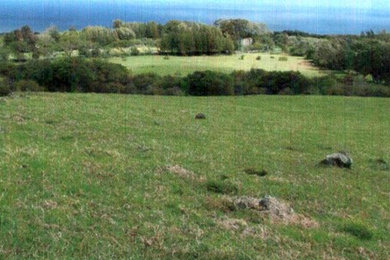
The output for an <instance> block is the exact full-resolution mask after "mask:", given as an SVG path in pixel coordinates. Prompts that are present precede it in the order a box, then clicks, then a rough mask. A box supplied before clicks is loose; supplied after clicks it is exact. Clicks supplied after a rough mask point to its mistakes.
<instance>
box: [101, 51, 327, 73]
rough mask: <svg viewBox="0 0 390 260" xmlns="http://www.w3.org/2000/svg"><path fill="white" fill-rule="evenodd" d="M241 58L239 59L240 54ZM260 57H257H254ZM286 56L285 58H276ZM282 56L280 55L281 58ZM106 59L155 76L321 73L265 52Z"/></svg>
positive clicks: (301, 61)
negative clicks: (201, 72)
mask: <svg viewBox="0 0 390 260" xmlns="http://www.w3.org/2000/svg"><path fill="white" fill-rule="evenodd" d="M242 56H244V57H243V59H241V57H242ZM259 56H260V57H261V59H260V60H258V59H257V57H259ZM282 57H287V60H280V58H282ZM282 59H283V58H282ZM109 61H110V62H113V63H118V64H122V65H124V66H126V67H127V68H129V69H130V70H131V71H132V72H134V73H136V74H140V73H149V72H153V73H157V74H159V75H180V76H186V75H187V74H189V73H193V72H195V71H204V70H213V71H220V72H227V73H229V72H232V71H234V70H245V71H248V70H250V69H264V70H267V71H290V70H293V71H300V72H301V73H302V74H304V75H305V76H310V77H314V76H319V75H321V74H322V72H320V71H319V70H318V69H317V68H315V67H314V66H312V65H311V64H310V63H309V62H308V61H306V60H305V59H304V58H302V57H294V56H286V55H280V54H269V53H245V54H234V55H226V56H223V55H218V56H190V57H188V56H169V59H166V58H165V57H164V56H158V55H148V56H129V57H125V58H119V57H116V58H110V59H109Z"/></svg>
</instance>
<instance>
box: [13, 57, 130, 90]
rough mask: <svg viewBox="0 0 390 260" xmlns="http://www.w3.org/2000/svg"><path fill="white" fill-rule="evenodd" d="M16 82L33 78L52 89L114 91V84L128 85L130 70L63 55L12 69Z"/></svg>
mask: <svg viewBox="0 0 390 260" xmlns="http://www.w3.org/2000/svg"><path fill="white" fill-rule="evenodd" d="M9 77H10V79H11V80H12V81H20V80H33V81H35V82H37V83H38V84H39V85H41V86H43V87H45V88H46V89H47V90H49V91H60V92H75V91H78V92H103V93H104V92H106V91H109V92H112V90H111V88H107V85H110V83H115V84H121V85H126V84H127V83H128V81H129V80H130V77H129V72H128V70H127V69H126V68H125V67H123V66H121V65H118V64H112V63H108V62H105V61H102V60H86V59H83V58H81V57H78V58H63V59H56V60H53V61H50V60H37V61H30V62H27V63H25V64H23V65H19V66H18V67H15V68H13V69H11V71H10V72H9Z"/></svg>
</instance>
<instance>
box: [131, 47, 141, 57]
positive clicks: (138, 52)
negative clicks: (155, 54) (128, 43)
mask: <svg viewBox="0 0 390 260" xmlns="http://www.w3.org/2000/svg"><path fill="white" fill-rule="evenodd" d="M139 54H140V51H139V50H138V48H137V47H135V46H134V47H132V48H131V55H132V56H138V55H139Z"/></svg>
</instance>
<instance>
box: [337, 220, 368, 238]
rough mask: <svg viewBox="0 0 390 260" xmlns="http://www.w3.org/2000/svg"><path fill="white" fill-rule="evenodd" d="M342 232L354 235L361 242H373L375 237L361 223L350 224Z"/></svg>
mask: <svg viewBox="0 0 390 260" xmlns="http://www.w3.org/2000/svg"><path fill="white" fill-rule="evenodd" d="M342 231H343V232H345V233H348V234H350V235H353V236H355V237H357V238H359V239H360V240H371V239H372V237H373V233H372V232H371V231H370V230H369V229H368V228H367V227H366V226H364V225H362V224H360V223H349V224H346V225H345V226H344V227H343V228H342Z"/></svg>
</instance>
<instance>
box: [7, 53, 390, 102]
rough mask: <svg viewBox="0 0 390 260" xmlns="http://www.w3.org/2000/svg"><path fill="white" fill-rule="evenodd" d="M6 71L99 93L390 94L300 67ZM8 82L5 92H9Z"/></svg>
mask: <svg viewBox="0 0 390 260" xmlns="http://www.w3.org/2000/svg"><path fill="white" fill-rule="evenodd" d="M0 73H1V74H2V76H3V77H6V78H8V81H7V82H8V86H9V89H11V90H13V91H18V90H19V91H41V90H46V91H53V92H55V91H59V92H95V93H124V94H147V95H191V96H220V95H255V94H270V95H276V94H285V95H298V94H323V95H359V96H386V97H389V96H390V87H387V86H382V85H376V84H372V83H368V82H367V79H366V78H364V77H362V76H359V75H358V74H348V75H347V76H345V77H342V78H340V79H338V78H336V77H334V76H326V77H321V78H314V79H309V78H307V77H305V76H303V75H302V74H301V73H299V72H294V71H290V72H279V71H271V72H268V71H264V70H260V69H252V70H251V71H248V72H246V71H235V72H233V73H230V74H226V73H220V72H213V71H202V72H194V73H192V74H189V75H188V76H185V77H180V76H159V75H157V74H153V73H149V74H140V75H131V73H130V72H129V71H128V70H127V69H126V68H125V67H123V66H122V65H118V64H112V63H108V62H105V61H103V60H99V59H84V58H80V57H77V58H72V57H70V58H62V59H54V60H32V61H29V62H27V63H24V64H20V65H12V64H3V66H1V67H0ZM5 86H7V84H4V83H3V87H2V89H3V92H4V93H5V94H7V93H8V92H6V87H5Z"/></svg>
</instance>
